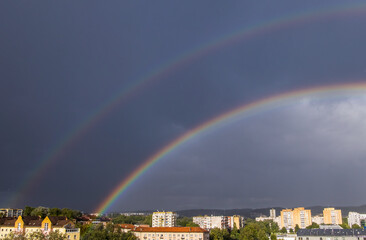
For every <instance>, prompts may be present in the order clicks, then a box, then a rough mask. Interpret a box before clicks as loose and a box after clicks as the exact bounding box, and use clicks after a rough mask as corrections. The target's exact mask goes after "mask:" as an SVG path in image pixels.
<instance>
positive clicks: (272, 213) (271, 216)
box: [269, 208, 276, 219]
mask: <svg viewBox="0 0 366 240" xmlns="http://www.w3.org/2000/svg"><path fill="white" fill-rule="evenodd" d="M269 217H270V218H272V219H275V218H276V209H274V208H271V209H270V210H269Z"/></svg>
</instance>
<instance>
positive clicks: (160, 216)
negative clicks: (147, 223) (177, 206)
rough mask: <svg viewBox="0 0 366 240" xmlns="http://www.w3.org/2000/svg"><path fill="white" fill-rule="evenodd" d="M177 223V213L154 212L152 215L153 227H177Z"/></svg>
mask: <svg viewBox="0 0 366 240" xmlns="http://www.w3.org/2000/svg"><path fill="white" fill-rule="evenodd" d="M176 223H177V214H176V213H175V212H154V213H153V215H152V227H175V226H176Z"/></svg>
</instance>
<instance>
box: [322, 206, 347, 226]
mask: <svg viewBox="0 0 366 240" xmlns="http://www.w3.org/2000/svg"><path fill="white" fill-rule="evenodd" d="M323 217H324V224H342V212H341V210H336V209H334V208H324V210H323Z"/></svg>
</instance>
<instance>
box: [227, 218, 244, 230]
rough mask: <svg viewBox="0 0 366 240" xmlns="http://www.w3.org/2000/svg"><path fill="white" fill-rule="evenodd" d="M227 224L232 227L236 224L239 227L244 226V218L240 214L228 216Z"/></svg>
mask: <svg viewBox="0 0 366 240" xmlns="http://www.w3.org/2000/svg"><path fill="white" fill-rule="evenodd" d="M227 219H228V220H227V226H228V227H229V228H230V229H234V226H236V228H237V229H239V228H242V227H244V218H243V217H242V216H239V215H233V216H228V217H227Z"/></svg>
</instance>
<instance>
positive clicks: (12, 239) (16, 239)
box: [3, 232, 27, 240]
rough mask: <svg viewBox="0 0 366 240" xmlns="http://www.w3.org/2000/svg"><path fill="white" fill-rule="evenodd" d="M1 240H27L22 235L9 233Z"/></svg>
mask: <svg viewBox="0 0 366 240" xmlns="http://www.w3.org/2000/svg"><path fill="white" fill-rule="evenodd" d="M3 240H27V238H26V237H25V235H24V234H18V233H14V232H11V233H9V234H8V236H7V237H5V238H3Z"/></svg>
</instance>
